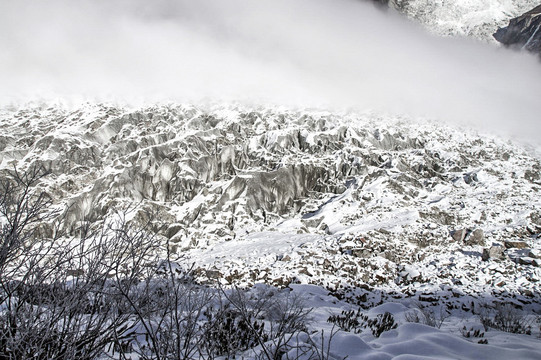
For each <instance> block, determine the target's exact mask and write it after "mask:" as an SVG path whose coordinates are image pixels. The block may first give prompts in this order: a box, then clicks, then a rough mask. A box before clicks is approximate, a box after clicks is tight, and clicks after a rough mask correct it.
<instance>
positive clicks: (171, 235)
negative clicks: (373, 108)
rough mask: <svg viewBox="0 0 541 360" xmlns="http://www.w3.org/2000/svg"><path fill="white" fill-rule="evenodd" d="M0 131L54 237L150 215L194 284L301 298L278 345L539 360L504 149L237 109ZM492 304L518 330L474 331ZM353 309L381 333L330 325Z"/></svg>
mask: <svg viewBox="0 0 541 360" xmlns="http://www.w3.org/2000/svg"><path fill="white" fill-rule="evenodd" d="M0 126H1V128H2V129H3V130H4V131H3V132H2V134H0V175H1V176H2V177H4V176H6V174H7V172H9V171H12V170H13V169H14V168H15V169H17V171H20V172H22V171H24V170H26V169H30V168H32V167H33V166H43V167H44V168H45V169H47V170H49V171H50V173H49V174H48V175H47V176H46V177H44V178H42V179H41V182H40V183H39V184H38V185H37V189H36V190H41V191H45V192H46V193H47V194H48V195H49V196H50V198H51V199H52V200H53V209H60V210H62V211H63V216H61V218H62V219H63V223H62V224H63V226H64V229H62V230H64V231H65V232H64V237H65V238H67V239H68V240H70V241H73V242H74V243H76V242H77V241H78V239H79V229H80V228H81V227H84V226H85V225H88V226H89V227H91V228H92V227H94V228H96V229H100V226H101V224H102V223H103V222H105V221H108V220H110V219H114V218H115V217H118V216H122V217H124V218H125V219H126V220H127V221H128V222H129V223H130V224H131V225H132V226H133V227H134V228H139V227H140V226H143V225H145V224H146V223H147V221H148V220H149V219H150V221H151V222H152V223H153V224H154V226H153V227H152V228H151V229H153V231H155V232H156V233H157V235H156V237H155V238H153V239H154V240H155V241H160V240H161V241H163V244H164V245H165V246H169V249H170V250H171V258H172V259H173V260H174V261H175V262H176V263H177V265H178V267H175V268H176V269H189V272H187V273H189V274H190V276H192V277H193V279H194V280H195V282H196V283H198V284H212V285H215V284H217V283H219V284H222V285H224V288H228V287H229V286H230V285H238V286H240V287H242V288H246V289H248V290H246V291H247V294H250V296H254V297H255V298H256V299H258V298H261V297H262V296H270V295H268V294H274V295H272V296H275V297H280V296H286V295H287V294H290V295H291V296H300V297H301V298H302V299H303V304H304V306H307V307H309V308H310V309H312V310H311V311H312V312H311V317H312V319H313V320H312V321H311V322H310V324H308V328H307V330H306V332H303V333H300V334H297V336H296V337H294V338H293V339H292V340H291V341H292V342H295V343H297V344H303V343H308V342H310V341H311V342H313V341H316V342H317V344H322V345H321V349H323V350H325V349H327V350H326V351H328V352H327V356H328V358H329V359H343V358H344V357H347V358H350V359H394V358H397V359H398V358H400V359H402V358H412V359H413V358H431V359H455V358H463V359H508V358H510V357H516V358H520V359H537V358H539V355H540V350H539V346H538V344H539V339H538V336H540V331H539V323H538V322H536V321H538V319H539V314H540V313H541V303H540V299H541V297H540V293H541V285H540V279H541V267H540V265H541V243H540V241H539V234H540V233H541V211H540V210H539V209H540V205H541V196H540V191H541V164H540V160H539V158H538V157H536V156H533V155H532V154H531V153H530V152H529V151H527V150H525V149H524V148H522V147H520V146H518V145H516V144H513V143H511V142H509V141H504V140H502V139H499V138H496V137H491V136H487V135H479V134H477V133H476V132H474V131H472V130H465V129H457V128H452V127H449V126H445V125H442V124H438V123H434V122H430V121H428V120H424V119H417V120H416V119H410V118H405V117H397V116H395V117H392V116H383V115H379V114H374V113H360V114H359V113H346V112H344V113H330V112H328V111H321V110H310V109H305V110H288V109H285V108H269V107H245V106H237V105H215V106H205V107H196V106H191V105H156V106H152V107H144V108H137V109H133V108H125V107H121V106H110V105H103V104H93V103H92V104H89V103H87V104H85V105H81V106H79V107H75V108H73V107H68V106H63V105H51V106H45V105H42V106H21V107H15V106H13V107H10V108H4V109H2V110H1V111H0ZM55 231H56V229H54V228H53V225H52V224H50V223H48V222H47V223H44V224H39V225H38V227H37V234H38V236H39V237H40V238H42V239H45V240H47V239H48V238H52V237H54V236H55ZM163 256H164V257H165V256H166V254H165V251H164V254H163ZM71 270H72V271H73V273H77V272H79V270H80V269H70V271H71ZM181 271H182V270H181ZM83 272H84V271H83ZM290 295H287V296H290ZM502 304H505V305H502ZM499 306H503V309H513V310H507V311H508V313H507V314H521V316H522V315H524V316H525V317H524V318H522V317H521V318H519V319H521V320H520V321H521V323H520V325H521V327H520V328H519V329H518V330H516V332H519V333H515V334H511V333H508V332H503V331H500V330H496V329H494V328H493V327H494V326H495V325H493V326H492V328H491V327H490V326H487V327H486V328H483V326H484V325H483V326H482V325H481V323H482V316H483V311H484V310H483V309H485V310H486V309H489V310H486V311H497V309H498V308H499ZM506 306H507V307H506ZM500 308H502V307H500ZM357 309H358V311H359V312H360V311H361V310H362V314H363V316H369V317H370V318H377V317H381V316H383V315H384V314H386V313H389V314H392V315H393V319H394V320H393V321H396V324H397V325H396V326H395V328H392V329H391V328H389V329H387V331H385V332H383V334H381V336H376V335H374V334H373V333H372V332H371V331H361V332H360V333H359V331H360V330H359V329H360V328H359V329H357V330H359V331H357V330H355V328H354V329H349V330H348V329H347V327H339V328H340V329H342V330H340V331H338V328H336V327H335V324H332V323H330V322H329V319H331V318H332V316H335V317H336V316H341V315H340V314H344V311H346V310H347V311H350V314H353V311H354V310H355V311H356V310H357ZM341 311H342V312H341ZM423 311H424V313H422V312H423ZM517 311H519V312H520V313H517ZM420 312H421V314H428V315H423V316H425V318H424V319H425V320H424V321H425V324H428V322H427V321H428V317H427V316H432V317H434V319H433V320H434V321H436V322H437V321H441V322H440V323H437V324H436V325H434V324H432V327H430V326H427V325H425V324H422V322H423V320H419V319H417V320H415V316H414V315H415V314H419V313H420ZM359 314H360V313H359ZM364 314H366V315H364ZM430 314H432V315H430ZM491 314H492V313H491ZM331 315H332V316H331ZM349 316H352V315H349ZM417 316H418V315H417ZM352 319H353V318H352ZM415 322H421V323H415ZM342 326H343V325H342ZM483 329H484V330H483ZM489 329H490V331H488V330H489ZM527 329H529V330H528V331H531V335H528V334H527V333H526V331H527ZM331 334H334V335H332V336H331ZM331 337H332V341H331ZM295 348H297V349H298V347H295V346H293V347H292V349H293V350H291V354H288V356H291V357H290V358H299V359H308V358H309V357H308V356H306V357H302V356H301V357H299V356H298V355H299V354H298V353H295V350H294V349H295ZM250 351H251V350H248V351H247V352H246V353H245V354H243V356H244V355H245V356H246V357H245V358H247V359H251V358H257V357H256V355H254V354H257V351H258V349H257V348H256V349H255V350H254V351H255V353H252V352H250ZM202 358H205V357H204V356H203V357H202ZM310 358H311V357H310Z"/></svg>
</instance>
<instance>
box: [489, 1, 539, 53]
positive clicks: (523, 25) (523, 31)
mask: <svg viewBox="0 0 541 360" xmlns="http://www.w3.org/2000/svg"><path fill="white" fill-rule="evenodd" d="M540 29H541V5H539V6H537V7H536V8H534V9H532V10H530V11H528V12H526V13H524V14H522V15H521V16H518V17H516V18H513V19H511V21H510V22H509V25H508V26H506V27H503V28H499V29H498V31H496V32H495V33H494V38H495V39H496V40H498V41H499V42H501V43H502V44H504V45H506V46H512V47H518V48H520V49H525V50H528V51H531V52H534V53H540V54H541V31H540Z"/></svg>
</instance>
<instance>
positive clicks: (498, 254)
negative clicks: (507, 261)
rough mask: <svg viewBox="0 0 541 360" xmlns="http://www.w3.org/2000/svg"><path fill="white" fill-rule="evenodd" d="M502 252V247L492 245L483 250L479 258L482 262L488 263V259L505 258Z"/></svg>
mask: <svg viewBox="0 0 541 360" xmlns="http://www.w3.org/2000/svg"><path fill="white" fill-rule="evenodd" d="M503 252H504V248H503V246H500V245H493V246H491V247H490V248H488V249H483V254H482V255H481V258H482V259H483V261H488V260H489V259H503V258H505V255H504V253H503Z"/></svg>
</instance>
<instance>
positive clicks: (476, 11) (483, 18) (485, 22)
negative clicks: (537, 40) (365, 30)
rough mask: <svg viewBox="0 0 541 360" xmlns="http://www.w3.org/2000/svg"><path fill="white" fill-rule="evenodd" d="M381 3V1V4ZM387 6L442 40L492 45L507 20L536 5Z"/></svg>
mask: <svg viewBox="0 0 541 360" xmlns="http://www.w3.org/2000/svg"><path fill="white" fill-rule="evenodd" d="M380 2H381V1H380ZM383 2H384V3H386V4H388V6H390V7H392V8H394V9H396V10H398V11H399V12H401V13H404V14H405V15H406V16H407V17H409V18H411V19H413V20H415V21H418V22H420V23H421V24H423V26H425V27H426V28H427V29H428V30H429V31H431V32H433V33H435V34H437V35H441V36H468V37H473V38H476V39H480V40H482V41H485V42H495V39H494V38H493V36H492V34H493V33H494V32H496V30H498V28H501V27H505V26H506V25H507V24H508V22H509V20H511V19H512V18H514V17H517V16H520V15H521V14H523V13H525V12H526V11H528V10H530V9H532V8H533V7H535V6H537V5H539V2H538V1H536V0H497V1H492V0H469V1H459V0H446V1H431V0H388V1H383Z"/></svg>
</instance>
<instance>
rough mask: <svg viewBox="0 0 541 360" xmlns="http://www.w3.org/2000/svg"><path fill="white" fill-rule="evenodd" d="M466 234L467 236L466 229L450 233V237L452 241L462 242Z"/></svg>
mask: <svg viewBox="0 0 541 360" xmlns="http://www.w3.org/2000/svg"><path fill="white" fill-rule="evenodd" d="M467 234H468V230H467V229H460V230H455V231H453V232H451V237H452V238H453V240H454V241H456V242H461V241H463V240H464V238H466V235H467Z"/></svg>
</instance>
